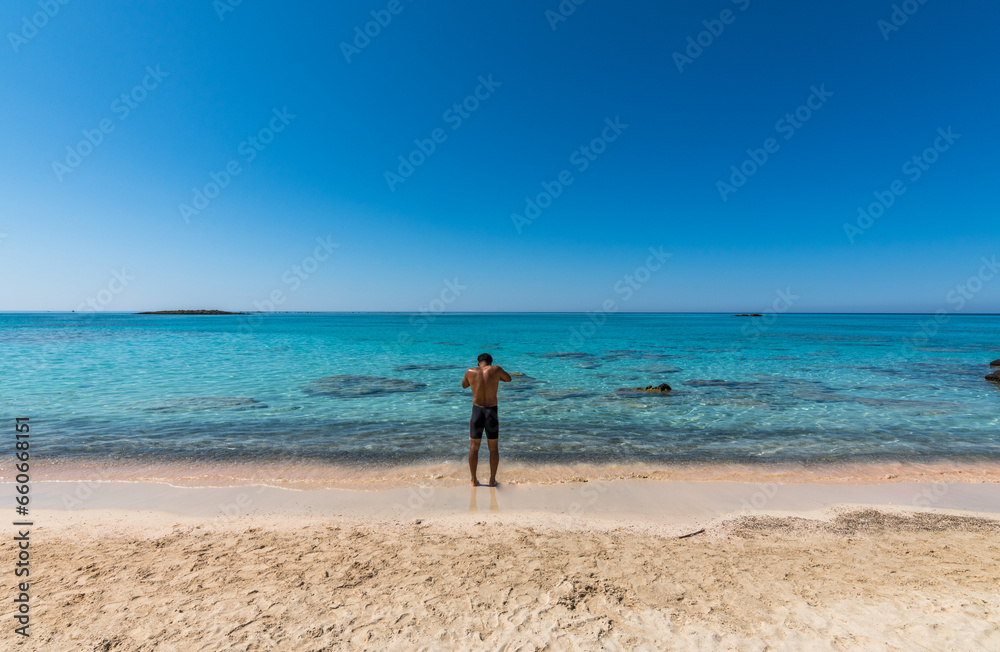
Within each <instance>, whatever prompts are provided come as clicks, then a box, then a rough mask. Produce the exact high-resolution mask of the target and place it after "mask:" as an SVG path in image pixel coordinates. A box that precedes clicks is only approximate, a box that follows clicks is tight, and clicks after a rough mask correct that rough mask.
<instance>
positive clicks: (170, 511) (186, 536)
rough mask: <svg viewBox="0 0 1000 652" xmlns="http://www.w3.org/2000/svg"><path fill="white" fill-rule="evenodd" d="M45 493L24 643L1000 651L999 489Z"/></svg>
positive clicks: (6, 489) (57, 487) (113, 486)
mask: <svg viewBox="0 0 1000 652" xmlns="http://www.w3.org/2000/svg"><path fill="white" fill-rule="evenodd" d="M588 485H589V486H588ZM10 488H11V485H9V484H5V485H3V494H4V496H5V497H6V496H7V494H9V493H10V492H11V491H10ZM587 489H589V490H590V491H589V492H588V491H587ZM35 490H36V495H35V501H36V503H35V504H37V505H38V507H39V509H38V510H37V511H36V512H34V513H33V522H34V523H35V525H34V526H33V527H32V532H31V537H32V544H31V545H32V548H31V551H32V557H31V564H32V584H31V596H32V597H31V599H32V603H31V604H32V611H31V615H32V625H31V628H32V629H31V637H30V638H28V639H25V638H24V637H21V636H17V635H16V634H14V632H13V625H12V623H13V618H12V616H13V610H12V609H11V608H10V606H9V605H10V603H9V602H8V603H7V604H8V606H7V607H5V608H4V613H3V620H4V622H6V623H8V626H7V627H5V628H4V629H3V633H2V634H0V640H2V641H3V647H4V648H5V649H8V648H9V649H19V650H120V651H123V652H125V651H132V650H149V649H154V648H155V649H165V650H230V649H232V650H326V649H390V650H410V649H474V650H478V649H482V650H492V649H509V650H522V649H523V650H536V649H587V650H600V649H609V650H617V649H676V650H704V649H710V650H711V649H718V650H765V649H778V650H781V649H788V650H792V649H795V650H798V649H817V650H826V649H829V650H862V649H865V650H868V649H890V650H897V649H899V650H911V649H912V650H925V649H926V650H931V649H933V650H990V649H998V648H1000V626H998V625H997V623H998V622H1000V591H998V589H997V585H996V580H997V577H998V576H1000V543H998V542H1000V520H998V519H1000V485H995V484H961V483H949V484H937V485H935V484H931V483H908V484H883V485H867V486H848V485H772V486H769V485H751V484H740V483H712V482H701V483H684V482H678V483H671V482H654V481H631V482H609V483H604V484H601V483H581V485H580V486H532V487H501V488H500V489H499V490H490V489H488V488H486V487H481V488H478V489H475V490H472V489H470V488H461V487H452V488H444V489H437V490H426V491H420V490H416V489H397V490H380V491H367V492H362V491H351V490H340V491H338V490H318V491H309V492H306V491H290V490H287V489H277V488H267V487H230V488H215V489H212V488H199V489H192V488H180V487H171V486H168V485H162V484H154V483H58V482H42V483H38V484H37V485H36V487H35ZM67 496H69V497H72V498H73V499H75V500H80V501H81V502H80V503H79V504H75V505H73V506H72V508H66V507H65V506H60V505H61V504H62V503H65V502H66V500H67ZM415 497H416V498H415ZM762 501H763V504H761V506H760V508H757V507H755V506H754V503H759V502H762ZM925 503H926V504H925ZM699 530H704V531H703V532H700V533H699V534H695V535H693V536H689V537H687V538H680V536H681V535H684V534H689V533H692V532H698V531H699ZM11 539H12V537H5V538H4V539H3V541H2V543H0V558H3V559H8V560H12V559H13V558H14V557H15V556H16V551H15V550H14V545H15V544H14V542H13V541H12V540H11Z"/></svg>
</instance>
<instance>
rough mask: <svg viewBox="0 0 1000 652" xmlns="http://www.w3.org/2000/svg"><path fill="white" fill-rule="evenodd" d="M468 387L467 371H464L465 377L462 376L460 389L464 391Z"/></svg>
mask: <svg viewBox="0 0 1000 652" xmlns="http://www.w3.org/2000/svg"><path fill="white" fill-rule="evenodd" d="M468 386H469V370H468V369H466V370H465V375H464V376H462V389H465V388H466V387H468Z"/></svg>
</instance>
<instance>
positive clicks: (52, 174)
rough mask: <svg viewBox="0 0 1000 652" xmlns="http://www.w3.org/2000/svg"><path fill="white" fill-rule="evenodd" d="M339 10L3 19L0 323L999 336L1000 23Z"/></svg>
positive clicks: (746, 8)
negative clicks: (670, 323) (686, 324)
mask: <svg viewBox="0 0 1000 652" xmlns="http://www.w3.org/2000/svg"><path fill="white" fill-rule="evenodd" d="M329 4H330V5H332V6H328V3H296V4H294V5H281V4H279V3H268V2H260V1H250V0H244V1H243V2H241V3H239V4H238V5H236V6H231V5H230V4H229V3H228V0H219V2H215V3H213V2H212V1H211V0H177V1H175V2H171V3H153V2H151V1H150V2H143V1H137V2H132V3H128V5H127V6H126V5H123V4H122V3H116V2H90V3H85V2H79V1H77V2H68V3H67V4H65V5H63V4H59V2H58V1H57V0H42V2H38V1H37V0H36V1H35V2H28V1H25V0H17V1H12V2H8V3H4V5H3V7H2V8H0V27H2V28H3V33H4V34H5V39H4V43H3V46H2V48H0V66H2V77H0V84H2V87H3V100H4V101H3V102H0V117H2V119H3V124H4V125H5V128H4V129H2V130H0V150H2V151H3V156H2V158H0V165H2V174H0V202H2V203H0V206H2V209H0V234H3V236H2V238H0V274H2V277H3V279H4V283H3V292H2V293H0V310H71V309H75V308H79V307H81V306H85V305H89V306H92V307H96V308H98V309H101V310H111V311H129V310H140V309H159V308H203V307H204V308H209V307H211V308H223V309H248V308H249V309H252V308H254V307H258V308H262V309H268V308H269V304H267V300H268V298H269V297H271V296H272V295H274V296H276V297H278V298H280V304H279V305H275V306H274V307H275V308H278V309H281V310H393V311H418V310H424V309H428V307H430V309H434V308H435V307H436V308H439V309H440V308H443V309H446V310H450V311H493V310H495V311H522V310H523V311H547V310H553V311H562V310H594V309H598V308H600V307H601V305H602V303H603V302H605V301H606V300H608V299H613V300H615V301H616V306H617V308H619V309H622V310H633V311H647V310H648V311H753V310H756V311H761V310H764V309H767V308H768V307H770V306H771V305H772V304H773V302H774V301H775V299H776V298H777V296H778V292H779V291H781V292H786V293H787V292H790V293H791V295H793V296H794V297H796V298H795V299H794V301H793V305H792V306H791V309H792V310H793V311H804V312H809V311H928V312H932V311H934V310H938V309H942V308H943V309H947V310H950V311H955V310H956V309H957V305H958V304H957V303H956V302H954V301H952V302H949V300H948V297H949V296H951V297H954V296H955V295H954V294H950V293H952V292H954V291H956V288H959V287H962V288H966V289H964V290H962V292H964V293H966V294H968V297H967V300H966V301H965V302H964V303H963V306H962V308H961V310H962V311H964V312H996V311H997V310H998V308H1000V278H998V279H997V281H996V282H993V278H992V276H993V275H994V273H995V272H994V271H992V270H993V267H992V266H991V265H988V264H987V262H989V261H992V260H993V257H995V256H997V255H1000V238H998V235H1000V228H998V220H997V218H996V206H997V205H998V200H1000V196H998V195H1000V190H998V189H1000V184H998V183H997V182H996V172H997V164H996V152H997V151H998V145H1000V129H998V126H997V121H996V118H995V115H996V106H997V100H998V95H1000V93H998V80H1000V74H998V72H1000V71H998V67H1000V59H998V58H997V56H996V51H997V49H998V45H1000V36H998V34H997V32H996V30H995V28H994V27H995V25H996V24H997V22H998V19H1000V6H998V5H997V4H996V3H991V2H985V1H981V2H964V3H945V2H942V1H941V0H927V2H926V3H925V4H920V3H919V2H918V1H917V0H912V2H910V3H902V4H899V3H897V5H896V6H897V7H900V10H899V11H898V12H896V14H895V16H894V8H893V3H891V2H885V3H881V2H861V1H857V0H855V1H847V2H840V3H802V4H801V5H799V4H796V6H789V3H785V2H764V1H763V0H739V1H738V2H731V1H729V0H714V1H711V2H687V3H683V4H681V3H653V2H631V1H621V2H615V3H611V2H602V1H601V0H588V1H586V2H583V3H582V4H580V5H578V6H577V5H575V4H573V3H572V2H569V1H567V2H564V3H562V5H560V3H559V2H557V1H555V0H552V1H550V2H521V1H510V2H504V3H499V2H498V3H467V5H466V4H464V3H463V4H462V5H459V4H458V3H432V2H428V1H426V0H399V1H398V2H397V3H394V2H388V1H382V0H377V1H374V2H369V1H364V2H362V1H349V2H338V3H329ZM560 6H562V7H563V8H564V10H565V9H566V8H568V7H573V8H574V10H573V12H572V13H571V14H569V15H566V16H564V15H560V14H559V13H558V12H559V8H560ZM220 7H223V8H226V9H228V10H225V11H223V10H222V9H220ZM904 9H907V10H909V11H910V13H906V12H905V11H903V10H904ZM46 10H47V11H48V13H49V14H51V16H49V15H45V14H44V13H39V12H45V11H46ZM393 11H395V13H393ZM372 12H375V13H374V15H373V13H372ZM547 12H552V13H547ZM566 13H569V12H568V11H566ZM220 16H221V17H220ZM553 16H559V18H565V20H557V19H556V18H553ZM387 18H388V19H389V20H387ZM903 18H905V22H904V20H903ZM379 19H381V20H382V22H383V23H385V24H384V25H380V24H378V23H377V22H374V23H373V22H371V21H377V20H379ZM893 20H895V23H893ZM880 21H882V22H881V23H880ZM38 25H40V27H39V26H38ZM366 28H367V30H368V32H369V33H370V34H374V36H368V37H358V40H357V41H355V39H356V37H357V34H358V33H359V32H360V33H362V34H363V33H364V31H365V29H366ZM712 32H715V33H714V34H713V33H712ZM689 38H690V39H691V40H689ZM365 39H367V40H365ZM699 41H700V43H701V45H699V44H698V43H699ZM344 43H346V44H348V45H347V46H345V45H343V44H344ZM692 43H693V44H694V45H692ZM675 53H680V54H678V55H675ZM681 55H683V57H686V58H682V56H681ZM348 58H349V59H350V60H349V61H348ZM678 64H680V65H678ZM679 68H680V69H679ZM484 81H485V82H486V84H485V85H484V83H483V82H484ZM144 84H145V87H143V85H144ZM817 91H819V93H820V94H821V95H822V99H820V97H819V96H817V95H816V94H815V93H816V92H817ZM477 92H478V94H479V97H478V98H476V94H477ZM123 95H124V98H123ZM463 103H464V108H463V107H461V106H460V108H459V109H456V108H455V105H456V104H459V105H462V104H463ZM810 104H811V105H812V108H800V107H809V105H810ZM796 111H798V112H799V113H798V114H797V115H798V117H797V118H796ZM786 114H790V116H791V117H790V118H786ZM802 118H805V119H804V120H803V119H802ZM608 121H610V122H608ZM615 123H617V124H618V125H619V127H617V128H616V129H610V127H608V124H615ZM623 125H627V126H623ZM790 125H796V126H790ZM279 128H280V130H279ZM949 129H950V131H949ZM939 130H941V131H940V132H939ZM942 133H945V134H951V135H949V136H948V137H943V136H941V134H942ZM88 134H89V136H88ZM612 136H613V140H612V139H611V138H610V137H612ZM435 137H437V139H438V141H439V142H434V138H435ZM88 138H89V140H90V141H91V142H96V141H98V140H99V141H100V142H98V143H97V144H91V142H88ZM251 139H252V140H251ZM595 139H597V142H596V143H595V142H594V141H595ZM768 139H773V140H771V141H770V149H771V151H770V152H767V151H766V147H767V146H768V142H769V140H768ZM415 141H417V142H415ZM421 142H422V143H423V147H424V148H425V149H426V150H428V151H430V146H431V145H433V147H434V149H433V152H432V153H430V154H429V155H422V154H421V153H419V147H420V143H421ZM81 143H82V145H81ZM935 146H936V147H935ZM581 147H587V148H588V149H587V151H588V152H590V154H589V156H588V154H587V153H586V152H584V151H582V150H580V148H581ZM592 149H593V151H591V150H592ZM415 150H417V151H418V153H417V154H413V152H414V151H415ZM598 150H599V151H600V153H594V151H598ZM748 150H750V153H748ZM758 150H759V151H758ZM251 152H252V155H253V158H252V160H250V157H251ZM765 153H766V155H767V159H766V160H764V159H763V154H765ZM400 156H402V157H404V159H406V158H410V159H411V160H412V161H413V162H416V163H417V165H413V166H412V168H411V169H407V168H405V167H404V169H403V172H405V173H406V174H407V175H408V176H405V178H403V179H402V181H400V180H399V179H396V180H395V181H394V182H393V181H392V179H391V178H390V180H388V181H387V176H386V175H387V173H390V174H391V173H395V174H397V175H400V176H401V177H402V176H403V175H401V174H400V172H401V171H400V169H399V167H400V161H399V157H400ZM914 156H916V157H918V158H917V161H916V162H914V161H913V157H914ZM752 157H756V158H757V159H758V162H759V161H763V162H762V163H755V162H753V161H752V160H751V161H750V162H749V163H747V161H748V159H752ZM584 161H585V162H586V169H581V168H582V167H583V162H584ZM227 165H228V166H236V167H231V168H230V170H238V172H237V173H236V174H229V173H226V174H223V172H225V171H226V168H227ZM730 166H735V167H736V168H740V167H745V170H746V171H749V172H750V174H749V175H748V176H746V178H745V182H744V183H742V185H740V186H739V187H738V188H737V187H736V185H734V184H733V183H732V182H733V181H734V180H733V179H731V176H732V175H733V171H732V169H731V167H730ZM918 170H919V172H920V174H919V177H916V172H917V171H918ZM564 171H565V174H568V175H570V176H569V177H566V176H563V178H564V179H567V178H572V183H571V184H569V185H566V186H565V187H563V188H562V190H561V192H558V193H557V191H556V190H555V188H556V186H555V185H553V182H554V181H557V180H558V179H559V177H560V175H561V174H563V173H564ZM213 174H214V178H215V181H213ZM227 174H228V180H227V179H226V175H227ZM739 180H740V179H739V177H737V178H736V179H735V181H737V182H738V181H739ZM720 182H722V183H727V184H730V185H732V188H735V190H732V189H730V190H729V191H727V190H726V187H725V186H720ZM893 182H898V183H897V184H896V185H895V188H896V190H897V191H901V192H900V193H899V194H897V193H895V192H893V190H892V188H893ZM212 184H218V185H219V186H224V187H215V186H213V185H212ZM543 184H548V186H547V187H548V189H549V190H548V191H547V190H546V186H545V185H543ZM216 190H218V192H217V194H216V192H215V191H216ZM196 191H199V192H202V193H208V194H210V195H213V197H212V199H210V200H208V201H207V202H205V201H202V200H199V199H198V195H197V192H196ZM546 192H549V194H550V195H552V194H558V196H556V197H553V198H551V202H548V201H547V200H546V197H545V196H544V194H545V193H546ZM875 193H879V196H880V197H882V202H883V204H889V202H890V200H891V205H888V207H885V206H880V205H876V206H875V207H874V211H875V212H876V213H877V214H878V215H877V219H875V218H872V219H870V220H866V218H864V217H861V221H860V222H859V213H858V209H859V207H861V208H864V209H865V210H866V211H867V210H868V208H869V206H870V205H871V204H872V203H873V202H876V201H878V200H877V197H876V194H875ZM539 194H542V195H543V196H542V197H541V198H539ZM526 198H531V199H533V200H534V199H539V200H540V202H541V203H542V204H545V205H546V208H544V209H543V210H541V211H540V212H539V213H538V214H537V216H536V217H535V218H534V219H532V220H530V221H525V220H522V219H520V218H523V217H524V214H525V210H526ZM182 205H184V206H187V207H190V208H191V209H195V210H198V212H197V213H196V214H195V213H193V212H192V211H191V210H186V209H185V208H184V207H183V206H182ZM199 205H200V206H201V209H200V210H199V209H197V208H196V207H197V206H199ZM513 214H516V215H517V216H518V218H512V215H513ZM845 224H849V225H853V228H851V229H847V230H845ZM862 227H864V228H862ZM317 239H319V240H320V241H324V242H326V243H327V244H328V245H329V244H330V243H334V244H335V245H336V247H332V246H328V248H326V249H321V250H317V247H318V246H319V245H318V244H317ZM651 247H652V248H654V249H655V250H658V251H663V252H668V253H669V254H671V256H670V258H669V260H667V262H666V263H664V264H662V265H659V264H656V263H655V261H654V266H655V267H657V269H649V270H648V271H645V270H643V269H642V268H643V267H644V266H646V265H647V262H649V261H650V253H649V251H650V248H651ZM319 258H323V259H322V260H320V259H319ZM984 258H985V261H986V262H984V260H983V259H984ZM998 276H1000V274H998ZM973 277H976V278H978V279H980V280H979V281H974V282H973V283H972V286H971V287H973V288H974V289H975V292H971V291H969V290H968V289H967V288H968V284H969V279H970V278H973ZM987 277H989V278H987ZM636 279H640V280H641V281H642V282H639V280H636ZM622 283H624V284H625V285H621V284H622ZM629 285H631V287H632V289H633V290H634V291H633V292H631V293H630V295H629V296H628V298H627V299H626V293H625V292H623V291H622V288H624V287H625V286H629ZM456 287H457V290H456V289H455V288H456ZM275 293H277V294H275ZM442 295H443V297H444V299H445V300H442V299H441V297H442ZM435 299H437V300H438V301H437V302H436V303H434V301H435ZM88 300H89V303H88ZM86 309H90V308H86Z"/></svg>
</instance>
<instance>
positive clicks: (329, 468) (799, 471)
mask: <svg viewBox="0 0 1000 652" xmlns="http://www.w3.org/2000/svg"><path fill="white" fill-rule="evenodd" d="M487 460H488V454H487V453H486V452H485V451H482V452H480V467H481V469H487V468H488V462H487ZM32 470H33V474H32V478H33V479H34V480H37V481H44V482H81V481H85V482H152V483H165V484H169V485H172V486H176V487H241V486H252V485H266V486H271V487H281V488H286V489H298V490H315V489H330V488H344V489H355V490H382V489H398V488H408V487H432V488H446V487H456V486H465V485H467V484H468V466H467V464H466V463H465V461H464V460H461V461H456V462H440V463H430V464H414V465H384V466H358V465H335V464H323V463H315V462H300V461H294V462H292V461H290V462H261V463H227V464H222V463H207V462H206V463H186V462H176V463H172V462H158V463H152V464H146V463H139V462H114V463H109V462H107V461H106V460H74V461H40V462H37V463H35V464H33V466H32ZM499 478H500V479H501V481H502V482H503V483H504V484H509V485H552V484H577V483H586V482H613V481H618V480H651V481H659V482H744V483H756V484H779V485H780V484H824V485H842V484H846V485H851V484H885V483H903V482H937V483H948V482H964V483H1000V462H996V461H970V460H940V459H937V460H929V461H923V462H921V461H865V462H843V463H791V462H772V463H756V464H747V463H729V462H704V463H684V464H675V465H665V464H639V463H627V464H603V465H602V464H586V463H575V464H565V465H555V464H537V465H535V464H524V463H516V462H515V463H507V462H506V461H501V466H500V474H499ZM11 481H13V476H12V475H11V469H0V482H11Z"/></svg>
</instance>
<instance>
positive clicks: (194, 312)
mask: <svg viewBox="0 0 1000 652" xmlns="http://www.w3.org/2000/svg"><path fill="white" fill-rule="evenodd" d="M135 314H137V315H249V314H250V313H249V312H228V311H226V310H150V311H146V312H137V313H135Z"/></svg>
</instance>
